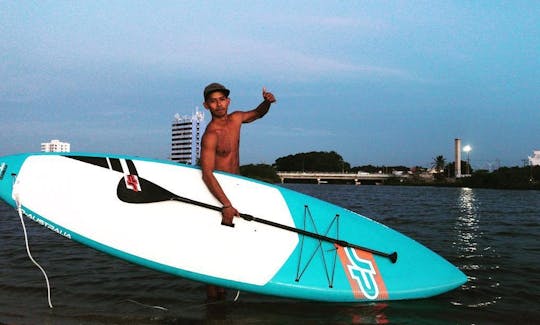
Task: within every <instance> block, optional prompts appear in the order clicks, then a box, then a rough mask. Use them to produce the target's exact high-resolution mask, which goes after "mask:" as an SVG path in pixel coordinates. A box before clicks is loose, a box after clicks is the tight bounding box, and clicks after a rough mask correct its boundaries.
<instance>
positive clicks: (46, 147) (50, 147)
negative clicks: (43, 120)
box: [41, 140, 71, 152]
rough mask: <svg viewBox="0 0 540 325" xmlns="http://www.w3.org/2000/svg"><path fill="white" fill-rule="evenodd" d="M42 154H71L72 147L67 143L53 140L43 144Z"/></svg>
mask: <svg viewBox="0 0 540 325" xmlns="http://www.w3.org/2000/svg"><path fill="white" fill-rule="evenodd" d="M41 151H42V152H70V151H71V145H70V144H69V143H67V142H61V141H60V140H51V142H44V143H42V144H41Z"/></svg>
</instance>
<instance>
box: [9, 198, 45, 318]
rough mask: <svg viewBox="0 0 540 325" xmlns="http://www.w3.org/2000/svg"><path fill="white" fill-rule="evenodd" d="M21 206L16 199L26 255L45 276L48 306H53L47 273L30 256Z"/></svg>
mask: <svg viewBox="0 0 540 325" xmlns="http://www.w3.org/2000/svg"><path fill="white" fill-rule="evenodd" d="M21 206H22V204H21V203H20V201H19V200H17V211H18V212H19V217H20V218H21V224H22V227H23V231H24V242H25V243H26V253H28V257H29V258H30V260H31V261H32V262H33V263H34V264H35V265H36V266H37V267H38V268H39V269H40V270H41V272H42V273H43V275H44V276H45V282H47V298H48V301H49V307H50V308H53V305H52V302H51V286H50V285H49V278H48V277H47V273H45V270H44V269H43V268H42V267H41V265H39V264H38V262H36V260H34V258H33V257H32V254H31V253H30V246H29V245H28V235H27V234H26V227H25V225H24V218H23V212H22V208H21Z"/></svg>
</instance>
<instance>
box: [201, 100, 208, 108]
mask: <svg viewBox="0 0 540 325" xmlns="http://www.w3.org/2000/svg"><path fill="white" fill-rule="evenodd" d="M202 104H203V106H204V108H206V109H209V108H208V105H206V101H204V102H203V103H202Z"/></svg>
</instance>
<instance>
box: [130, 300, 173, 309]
mask: <svg viewBox="0 0 540 325" xmlns="http://www.w3.org/2000/svg"><path fill="white" fill-rule="evenodd" d="M127 301H129V302H132V303H135V304H137V305H139V306H143V307H146V308H153V309H159V310H163V311H168V309H167V308H165V307H161V306H152V305H147V304H143V303H141V302H138V301H136V300H133V299H127Z"/></svg>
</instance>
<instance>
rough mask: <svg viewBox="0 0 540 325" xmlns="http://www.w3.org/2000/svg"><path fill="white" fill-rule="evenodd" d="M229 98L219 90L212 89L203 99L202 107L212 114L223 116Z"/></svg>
mask: <svg viewBox="0 0 540 325" xmlns="http://www.w3.org/2000/svg"><path fill="white" fill-rule="evenodd" d="M230 103H231V100H230V99H229V98H228V97H227V96H226V95H225V94H224V93H222V92H221V91H214V92H213V93H211V94H210V95H208V98H207V99H206V100H205V101H204V107H206V108H207V109H209V110H210V112H211V113H212V115H215V116H223V115H226V114H227V109H228V108H229V104H230Z"/></svg>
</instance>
